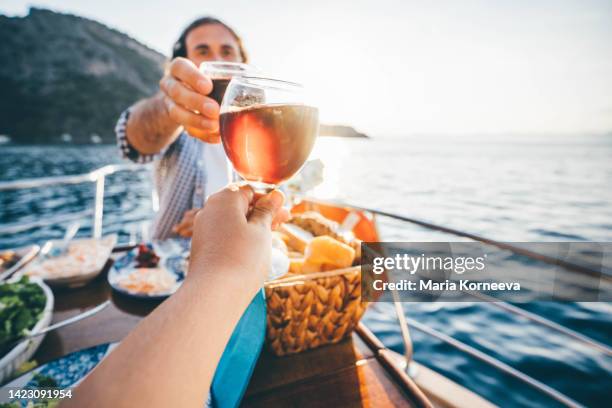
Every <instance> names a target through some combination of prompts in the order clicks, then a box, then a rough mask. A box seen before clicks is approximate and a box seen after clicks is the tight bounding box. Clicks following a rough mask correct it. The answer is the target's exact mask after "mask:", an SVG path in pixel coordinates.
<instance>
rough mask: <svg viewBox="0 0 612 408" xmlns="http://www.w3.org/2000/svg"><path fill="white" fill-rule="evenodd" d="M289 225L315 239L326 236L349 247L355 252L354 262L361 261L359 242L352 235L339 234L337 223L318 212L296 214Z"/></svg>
mask: <svg viewBox="0 0 612 408" xmlns="http://www.w3.org/2000/svg"><path fill="white" fill-rule="evenodd" d="M289 223H290V224H293V225H296V226H298V227H300V228H301V229H303V230H305V231H308V232H310V233H311V234H312V235H314V236H315V237H320V236H323V235H328V236H330V237H332V238H334V239H336V240H338V241H340V242H342V243H345V244H347V245H349V246H350V247H351V248H353V249H354V250H355V260H357V261H359V260H361V240H359V239H357V238H355V237H354V236H353V234H352V233H348V234H340V233H339V232H338V229H339V225H338V223H337V222H335V221H332V220H330V219H327V218H325V217H324V216H322V215H321V214H319V213H318V212H314V211H307V212H304V213H301V214H296V215H294V216H293V217H292V218H291V220H289ZM283 232H284V231H283Z"/></svg>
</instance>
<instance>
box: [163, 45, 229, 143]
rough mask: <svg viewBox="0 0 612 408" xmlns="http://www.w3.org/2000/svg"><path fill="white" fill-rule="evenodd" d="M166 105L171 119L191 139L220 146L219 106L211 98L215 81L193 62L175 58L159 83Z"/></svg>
mask: <svg viewBox="0 0 612 408" xmlns="http://www.w3.org/2000/svg"><path fill="white" fill-rule="evenodd" d="M159 88H160V89H161V91H162V94H163V102H164V105H165V106H166V110H167V111H168V115H169V116H170V118H171V119H172V120H173V121H174V122H176V124H177V125H182V126H184V127H185V129H186V130H187V131H188V133H189V134H190V135H191V136H194V137H196V138H198V139H200V140H202V141H204V142H207V143H219V142H220V141H221V138H220V136H219V104H218V103H217V102H216V101H215V100H214V99H212V98H209V97H208V96H206V95H208V94H209V93H210V92H211V91H212V89H213V84H212V80H211V79H210V78H209V77H207V76H206V75H204V74H203V73H202V72H200V70H199V69H198V67H196V66H195V64H194V63H193V62H191V61H190V60H188V59H186V58H181V57H179V58H175V59H173V60H172V61H171V62H170V65H169V66H168V69H167V70H166V73H165V75H164V76H163V78H162V79H161V80H160V81H159Z"/></svg>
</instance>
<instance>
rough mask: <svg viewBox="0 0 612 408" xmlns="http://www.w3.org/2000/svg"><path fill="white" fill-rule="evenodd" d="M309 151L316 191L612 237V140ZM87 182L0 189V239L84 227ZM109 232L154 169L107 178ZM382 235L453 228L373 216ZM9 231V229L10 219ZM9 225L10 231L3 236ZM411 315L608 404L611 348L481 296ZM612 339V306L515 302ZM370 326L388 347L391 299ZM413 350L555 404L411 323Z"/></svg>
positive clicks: (92, 155) (496, 389)
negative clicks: (78, 220) (72, 222)
mask: <svg viewBox="0 0 612 408" xmlns="http://www.w3.org/2000/svg"><path fill="white" fill-rule="evenodd" d="M0 151H1V154H0V181H14V180H18V179H22V178H34V177H48V176H56V175H66V174H71V175H72V174H80V173H85V172H88V171H91V170H94V169H96V168H98V167H101V166H103V165H106V164H109V163H118V162H120V159H119V157H118V154H117V150H116V147H115V146H86V147H47V146H31V147H21V146H1V147H0ZM313 157H315V158H320V159H321V160H322V161H323V163H324V164H325V173H324V175H325V181H324V183H323V184H322V185H320V186H319V187H317V188H316V190H315V191H314V193H313V195H315V196H317V197H321V198H333V199H338V200H344V201H347V202H350V203H353V204H357V205H363V206H367V207H375V208H380V209H384V210H386V211H390V212H396V213H399V214H404V215H408V216H411V217H415V218H420V219H423V220H428V221H431V222H433V223H436V224H441V225H446V226H449V227H453V228H456V229H460V230H464V231H469V232H472V233H476V234H480V235H482V236H486V237H489V238H494V239H497V240H500V241H530V242H546V241H554V242H558V241H612V137H604V136H583V137H569V136H519V137H516V136H515V137H500V136H496V137H486V136H462V137H454V138H453V137H430V136H428V137H424V136H423V137H410V138H404V139H391V138H389V139H387V138H376V139H371V140H361V139H341V138H323V139H320V140H319V141H318V142H317V146H316V148H315V151H314V152H313ZM93 194H94V187H93V185H92V184H91V183H88V184H78V185H69V186H62V187H53V188H43V189H30V190H23V191H4V192H0V226H1V227H2V228H3V229H4V233H2V234H1V235H0V248H10V247H15V246H20V245H24V244H27V243H42V242H44V241H45V240H46V239H49V238H59V237H61V236H62V234H63V228H64V227H65V225H66V223H67V222H65V221H64V222H60V225H52V226H38V227H33V228H30V229H28V230H25V231H20V229H21V228H22V227H23V226H24V225H26V224H29V223H36V222H41V221H57V220H59V221H61V220H62V219H63V218H62V217H66V216H68V215H70V214H72V213H75V212H83V217H82V219H83V222H84V225H83V228H82V230H81V231H80V234H82V235H87V234H89V233H90V232H91V231H90V218H91V215H88V213H87V211H90V210H91V208H92V204H93V198H92V197H93ZM104 202H105V213H104V217H105V218H104V232H105V233H108V232H118V233H119V234H120V237H121V238H120V239H121V240H127V239H128V236H129V235H130V234H132V235H134V234H138V232H139V231H140V230H141V229H142V227H143V225H145V221H146V220H147V219H149V217H150V214H151V211H152V205H151V179H150V176H149V174H148V173H147V172H136V173H131V172H125V173H119V174H116V175H113V176H110V177H109V178H108V179H107V183H106V194H105V201H104ZM378 222H379V226H380V231H381V235H382V238H383V239H384V240H386V241H456V240H457V238H455V237H453V236H450V235H447V234H444V233H440V232H433V231H429V230H426V229H423V228H420V227H416V226H412V225H407V224H402V223H399V222H397V221H394V220H391V219H385V218H383V217H380V218H378ZM7 228H8V229H7ZM8 232H10V233H8ZM403 306H404V312H405V313H406V315H407V316H409V317H410V318H412V319H415V320H417V321H419V322H421V323H423V324H426V325H428V326H430V327H433V328H434V329H436V330H438V331H440V332H442V333H444V334H447V335H449V336H452V337H454V338H456V339H458V340H460V341H463V342H465V343H467V344H469V345H471V346H473V347H475V348H476V349H478V350H481V351H483V352H485V353H487V354H490V355H492V356H494V357H495V358H497V359H499V360H501V361H503V362H504V363H506V364H508V365H510V366H512V367H514V368H516V369H518V370H520V371H522V372H524V373H526V374H528V375H529V376H532V377H533V378H535V379H537V380H539V381H541V382H543V383H545V384H547V385H549V386H550V387H553V388H555V389H556V390H558V391H560V392H562V393H564V394H566V395H568V396H569V397H571V398H573V399H575V400H576V401H578V402H580V403H582V404H584V405H586V406H593V407H595V406H602V407H603V406H609V398H610V395H611V394H610V393H611V390H612V357H610V356H605V355H603V354H602V353H601V352H600V351H597V350H594V349H591V348H588V347H586V346H584V345H582V344H580V343H576V342H575V341H573V340H571V339H569V338H567V337H565V336H563V335H561V334H558V333H556V332H554V331H551V330H550V329H547V328H544V327H542V326H539V325H536V324H534V323H530V322H528V321H526V320H524V319H523V318H521V317H518V316H516V315H512V314H508V313H505V312H503V311H501V310H500V309H498V308H496V307H494V306H493V305H490V304H486V303H405V304H404V305H403ZM517 306H519V307H521V308H524V309H526V310H528V311H531V312H533V313H537V314H539V315H542V316H544V317H546V318H548V319H550V320H553V321H555V322H558V323H560V324H562V325H564V326H567V327H569V328H571V329H573V330H576V331H578V332H580V333H582V334H584V335H587V336H590V337H592V338H593V339H596V340H597V341H599V342H601V343H604V344H607V345H609V346H612V305H611V304H610V303H586V302H585V303H575V302H574V303H572V302H566V303H553V302H537V303H531V304H521V305H517ZM364 322H365V323H366V324H367V325H368V326H369V327H370V328H371V329H372V330H373V331H374V332H375V333H376V334H377V335H378V336H379V337H380V338H381V340H382V341H383V342H384V343H385V344H386V345H387V346H389V347H391V348H392V349H394V350H397V351H400V352H401V351H402V341H401V336H400V332H399V328H398V325H397V321H396V318H395V315H394V309H393V307H392V305H389V304H384V303H377V304H374V305H373V306H372V307H371V308H370V309H369V311H368V312H367V314H366V316H365V318H364ZM411 335H412V339H413V343H414V358H415V360H417V361H418V362H420V363H422V364H425V365H427V366H429V367H431V368H433V369H434V370H437V371H438V372H441V373H443V374H444V375H446V376H448V377H449V378H451V379H452V380H454V381H456V382H458V383H460V384H462V385H464V386H466V387H467V388H469V389H471V390H473V391H475V392H477V393H478V394H480V395H482V396H484V397H485V398H487V399H489V400H491V401H492V402H494V403H496V404H498V405H500V406H542V407H544V406H556V405H555V403H554V401H553V400H551V399H550V398H548V397H546V396H543V395H542V394H540V393H539V392H537V391H534V390H533V389H532V388H530V387H529V386H528V385H525V384H524V383H521V382H520V381H518V380H515V379H513V378H511V377H509V376H507V375H504V374H502V373H500V372H499V371H497V370H496V369H495V368H493V367H490V366H487V365H486V364H484V363H482V362H480V361H478V360H475V359H474V358H471V357H469V356H467V355H466V354H464V353H462V352H461V351H458V350H455V349H453V348H452V347H450V346H448V345H446V344H445V343H443V342H441V341H438V340H436V339H434V338H432V337H429V336H428V335H426V334H423V333H421V332H419V331H417V330H415V329H414V328H413V329H412V330H411Z"/></svg>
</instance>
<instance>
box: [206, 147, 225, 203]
mask: <svg viewBox="0 0 612 408" xmlns="http://www.w3.org/2000/svg"><path fill="white" fill-rule="evenodd" d="M202 150H203V151H204V157H203V161H204V170H205V171H206V190H205V191H204V197H205V198H206V199H208V196H209V195H211V194H214V193H216V192H217V191H219V190H221V189H222V188H224V187H225V186H227V185H228V184H229V183H230V181H231V180H232V168H231V166H230V163H229V161H228V160H227V156H226V155H225V150H224V149H223V144H222V143H217V144H210V143H206V145H205V146H204V149H202Z"/></svg>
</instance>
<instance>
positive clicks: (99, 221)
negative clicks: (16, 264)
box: [0, 164, 612, 407]
mask: <svg viewBox="0 0 612 408" xmlns="http://www.w3.org/2000/svg"><path fill="white" fill-rule="evenodd" d="M148 169H149V167H148V166H143V165H138V164H114V165H108V166H104V167H101V168H99V169H97V170H94V171H92V172H90V173H86V174H78V175H72V176H58V177H42V178H35V179H23V180H15V181H10V182H0V191H8V190H20V189H31V188H42V187H49V186H55V185H70V184H81V183H86V182H92V183H95V185H96V189H95V195H94V209H93V211H91V210H89V211H82V212H80V213H77V214H76V217H75V215H74V214H73V215H71V216H61V217H54V219H52V220H48V221H38V222H34V223H29V224H20V225H11V226H4V227H2V226H0V234H13V233H16V232H20V231H24V230H27V229H30V228H34V227H38V226H44V225H53V224H58V223H62V222H66V221H68V220H71V219H74V218H77V217H83V216H89V215H92V216H93V218H92V226H93V228H92V235H93V237H95V238H99V237H100V236H101V235H102V226H103V212H104V190H105V180H106V176H108V175H111V174H115V173H117V172H120V171H142V170H148ZM309 200H310V199H309ZM311 201H314V202H320V203H322V204H328V205H330V204H331V205H338V206H342V207H350V208H353V209H355V210H360V211H366V212H370V213H372V214H378V215H382V216H385V217H389V218H392V219H396V220H399V221H403V222H409V223H413V224H416V225H419V226H421V227H424V228H427V229H432V230H437V231H442V232H446V233H449V234H453V235H457V236H461V237H466V238H470V239H472V240H476V241H480V242H483V243H487V244H490V245H493V246H497V247H499V248H502V249H507V250H510V251H512V252H515V253H517V254H520V255H523V256H526V257H530V258H533V259H537V260H540V261H543V262H547V263H552V264H555V265H559V266H563V267H565V268H567V269H569V270H573V271H575V272H578V273H584V274H587V275H592V274H593V271H592V270H591V269H589V268H588V267H585V266H583V265H576V264H573V263H569V262H567V261H564V260H559V259H556V258H553V257H549V256H546V255H542V254H538V253H534V252H531V251H529V250H526V249H524V248H520V247H515V246H512V245H510V244H507V243H501V242H497V241H494V240H491V239H489V238H485V237H481V236H478V235H475V234H471V233H467V232H464V231H459V230H455V229H452V228H448V227H444V226H439V225H436V224H432V223H429V222H426V221H422V220H418V219H414V218H410V217H406V216H403V215H398V214H393V213H389V212H386V211H381V210H377V209H371V208H366V207H361V206H357V205H352V204H347V203H339V202H331V201H321V200H311ZM604 279H605V277H604ZM394 303H395V309H396V313H397V317H398V322H399V326H400V330H401V334H402V338H403V341H404V347H405V357H406V370H407V371H408V372H409V373H410V367H411V365H410V362H411V361H412V341H411V339H410V331H409V327H408V323H410V325H411V326H412V327H414V328H415V329H416V330H418V331H421V332H423V333H425V334H427V335H429V336H432V337H434V338H436V339H438V340H440V341H443V342H445V343H446V344H449V345H451V346H452V347H454V348H456V349H458V350H461V351H463V352H465V353H466V354H468V355H470V356H472V357H474V358H477V359H479V360H480V361H483V362H485V363H487V364H488V365H490V366H493V367H495V368H497V369H498V370H500V371H502V372H504V373H506V374H509V375H511V376H513V377H515V378H517V379H519V380H521V381H523V382H524V383H526V384H528V385H530V386H532V387H533V388H535V389H537V390H539V391H540V392H542V393H543V394H545V395H547V396H549V397H551V398H553V399H555V400H556V401H558V402H559V403H561V404H563V405H565V406H568V407H578V406H581V405H580V404H579V403H577V402H576V401H574V400H573V399H571V398H569V397H567V396H566V395H564V394H562V393H560V392H559V391H557V390H555V389H553V388H551V387H549V386H547V385H546V384H543V383H542V382H540V381H538V380H536V379H534V378H532V377H530V376H528V375H526V374H525V373H522V372H520V371H518V370H516V369H514V368H513V367H511V366H509V365H507V364H505V363H503V362H501V361H499V360H497V359H495V358H494V357H492V356H490V355H488V354H486V353H484V352H482V351H479V350H477V349H475V348H473V347H471V346H469V345H467V344H465V343H462V342H461V341H459V340H457V339H454V338H452V337H450V336H448V335H446V334H443V333H440V332H438V331H436V330H435V329H433V328H431V327H429V326H427V325H425V324H423V323H421V322H418V321H416V320H414V319H410V318H407V317H406V316H405V312H404V310H403V308H402V307H401V303H400V302H399V299H397V298H394ZM490 304H492V305H495V306H496V307H499V308H500V309H502V310H504V311H506V312H508V313H512V314H516V315H520V316H522V317H524V318H527V319H528V320H530V321H532V322H534V323H536V324H540V325H542V326H544V327H547V328H549V329H552V330H555V331H557V332H559V333H561V334H564V335H566V336H568V337H570V338H572V339H573V340H575V341H580V342H582V343H583V344H586V345H588V346H590V347H592V348H594V349H597V350H598V351H600V352H603V353H605V354H607V355H612V349H611V348H610V347H608V346H607V345H604V344H601V343H599V342H597V341H596V340H594V339H591V338H589V337H587V336H585V335H583V334H580V333H577V332H575V331H573V330H571V329H569V328H567V327H564V326H561V325H559V324H557V323H555V322H552V321H550V320H548V319H546V318H544V317H542V316H539V315H535V314H533V313H530V312H527V311H525V310H523V309H520V308H518V307H516V306H513V305H511V304H509V303H507V302H502V301H496V302H491V303H490Z"/></svg>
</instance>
